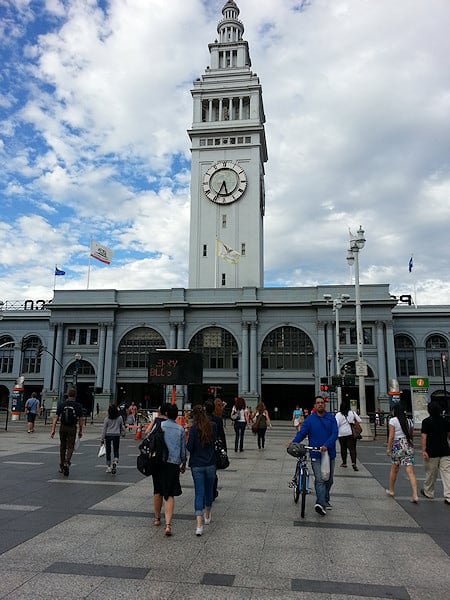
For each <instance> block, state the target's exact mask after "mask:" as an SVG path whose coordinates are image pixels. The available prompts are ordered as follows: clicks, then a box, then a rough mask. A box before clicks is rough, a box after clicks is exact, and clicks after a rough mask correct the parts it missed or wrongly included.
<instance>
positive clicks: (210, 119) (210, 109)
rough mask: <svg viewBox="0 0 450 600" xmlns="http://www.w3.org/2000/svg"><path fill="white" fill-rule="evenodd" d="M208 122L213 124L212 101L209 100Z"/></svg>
mask: <svg viewBox="0 0 450 600" xmlns="http://www.w3.org/2000/svg"><path fill="white" fill-rule="evenodd" d="M208 121H209V122H211V121H212V100H211V99H210V100H209V105H208Z"/></svg>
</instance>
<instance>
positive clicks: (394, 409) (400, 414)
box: [392, 404, 412, 442]
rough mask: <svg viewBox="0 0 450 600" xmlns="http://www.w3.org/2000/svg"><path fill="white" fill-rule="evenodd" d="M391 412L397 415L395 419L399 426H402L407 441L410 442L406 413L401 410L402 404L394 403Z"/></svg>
mask: <svg viewBox="0 0 450 600" xmlns="http://www.w3.org/2000/svg"><path fill="white" fill-rule="evenodd" d="M392 414H393V415H394V417H397V419H398V421H399V423H400V427H401V428H402V431H403V433H404V434H405V436H406V439H407V440H408V442H411V441H412V440H411V434H410V431H409V422H408V419H407V418H406V413H405V411H404V410H403V408H402V406H401V405H400V404H394V406H393V407H392Z"/></svg>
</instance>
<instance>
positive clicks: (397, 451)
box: [391, 438, 414, 467]
mask: <svg viewBox="0 0 450 600" xmlns="http://www.w3.org/2000/svg"><path fill="white" fill-rule="evenodd" d="M391 461H392V463H393V464H394V465H399V466H400V465H403V466H404V467H409V466H412V465H414V446H413V445H412V444H411V443H410V442H408V440H407V439H406V438H400V439H398V440H394V441H393V442H392V447H391Z"/></svg>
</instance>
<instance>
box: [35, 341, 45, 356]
mask: <svg viewBox="0 0 450 600" xmlns="http://www.w3.org/2000/svg"><path fill="white" fill-rule="evenodd" d="M43 352H44V346H43V345H42V344H39V346H38V347H37V350H36V357H37V358H39V357H40V356H42V353H43Z"/></svg>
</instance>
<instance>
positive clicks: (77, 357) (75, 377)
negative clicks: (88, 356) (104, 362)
mask: <svg viewBox="0 0 450 600" xmlns="http://www.w3.org/2000/svg"><path fill="white" fill-rule="evenodd" d="M80 360H81V354H80V353H79V352H77V353H76V354H75V367H74V369H73V377H72V384H73V387H74V388H75V389H76V387H77V383H78V369H79V368H80Z"/></svg>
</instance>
